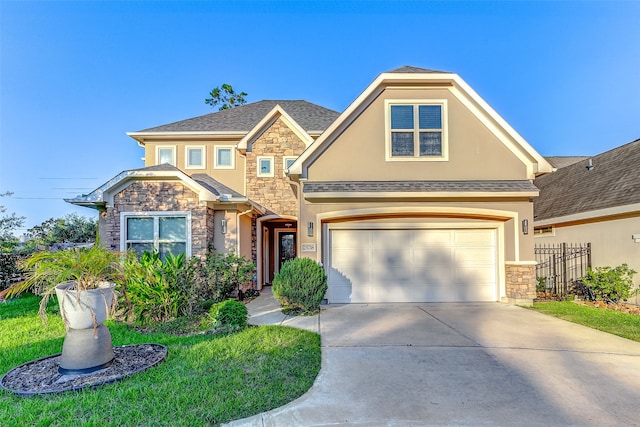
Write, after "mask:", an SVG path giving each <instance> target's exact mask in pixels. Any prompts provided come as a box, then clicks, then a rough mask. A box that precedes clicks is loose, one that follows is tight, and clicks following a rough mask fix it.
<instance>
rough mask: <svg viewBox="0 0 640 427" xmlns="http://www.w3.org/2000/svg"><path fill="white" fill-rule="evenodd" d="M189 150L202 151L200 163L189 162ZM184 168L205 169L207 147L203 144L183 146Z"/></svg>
mask: <svg viewBox="0 0 640 427" xmlns="http://www.w3.org/2000/svg"><path fill="white" fill-rule="evenodd" d="M189 150H201V151H202V164H201V165H190V164H189ZM184 168H185V169H206V168H207V148H206V147H205V146H204V145H187V146H186V147H184Z"/></svg>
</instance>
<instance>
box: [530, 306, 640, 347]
mask: <svg viewBox="0 0 640 427" xmlns="http://www.w3.org/2000/svg"><path fill="white" fill-rule="evenodd" d="M532 309H533V310H536V311H539V312H541V313H544V314H548V315H550V316H554V317H558V318H560V319H564V320H568V321H570V322H573V323H578V324H580V325H584V326H588V327H590V328H593V329H598V330H600V331H603V332H608V333H610V334H613V335H618V336H620V337H623V338H627V339H630V340H633V341H640V315H637V314H630V313H621V312H619V311H615V310H607V309H603V308H596V307H589V306H585V305H579V304H576V303H574V302H571V301H564V302H539V303H534V304H533V307H532Z"/></svg>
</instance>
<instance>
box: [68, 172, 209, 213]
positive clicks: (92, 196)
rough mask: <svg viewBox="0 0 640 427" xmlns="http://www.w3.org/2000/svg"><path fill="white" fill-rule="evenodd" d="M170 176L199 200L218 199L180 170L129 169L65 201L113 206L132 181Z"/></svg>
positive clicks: (165, 178) (76, 203) (167, 177)
mask: <svg viewBox="0 0 640 427" xmlns="http://www.w3.org/2000/svg"><path fill="white" fill-rule="evenodd" d="M171 178H177V180H179V181H182V182H183V183H184V184H185V185H186V186H187V187H189V188H190V189H191V190H193V191H194V192H195V193H196V194H198V199H199V200H200V201H217V200H219V196H216V195H215V194H213V193H212V192H210V191H209V190H207V189H206V188H204V187H203V186H202V185H200V184H198V183H197V182H196V181H194V180H193V179H191V177H189V176H188V175H186V174H184V173H183V172H181V171H178V170H176V171H141V170H130V171H124V172H121V173H119V174H118V175H116V176H115V177H113V178H112V179H110V180H109V181H107V182H106V183H104V184H103V185H101V186H100V187H98V188H97V189H95V190H93V191H92V192H91V193H89V194H87V195H86V196H81V197H76V198H75V199H68V200H67V201H68V202H69V203H72V204H74V205H80V206H89V205H96V206H97V205H100V204H106V205H108V206H113V196H114V195H115V194H117V193H119V192H120V191H122V190H123V189H124V188H126V187H127V186H129V185H130V183H131V182H133V181H145V180H147V181H148V180H154V181H155V180H168V179H171Z"/></svg>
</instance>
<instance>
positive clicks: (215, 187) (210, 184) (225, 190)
mask: <svg viewBox="0 0 640 427" xmlns="http://www.w3.org/2000/svg"><path fill="white" fill-rule="evenodd" d="M191 178H192V179H193V180H194V181H195V182H197V183H198V184H200V185H202V186H203V187H204V188H206V189H207V190H209V191H211V192H212V193H213V194H215V195H216V196H221V195H223V194H231V196H233V197H244V196H243V195H242V194H240V193H238V192H237V191H235V190H232V189H231V188H229V187H227V186H226V185H224V184H222V183H221V182H218V181H216V180H215V179H213V178H211V177H210V176H209V175H207V174H205V173H196V174H193V175H191Z"/></svg>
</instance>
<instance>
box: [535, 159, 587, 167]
mask: <svg viewBox="0 0 640 427" xmlns="http://www.w3.org/2000/svg"><path fill="white" fill-rule="evenodd" d="M588 158H589V156H551V157H545V159H546V161H548V162H549V163H551V166H553V167H554V168H558V169H560V168H563V167H565V166H571V165H572V164H574V163H578V162H579V161H581V160H584V159H588Z"/></svg>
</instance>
